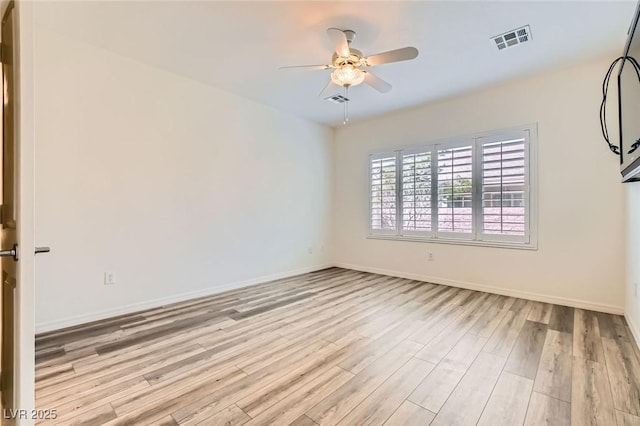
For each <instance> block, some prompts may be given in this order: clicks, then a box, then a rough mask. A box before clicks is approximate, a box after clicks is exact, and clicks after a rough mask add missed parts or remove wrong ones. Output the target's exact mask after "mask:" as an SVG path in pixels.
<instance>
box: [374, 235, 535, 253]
mask: <svg viewBox="0 0 640 426" xmlns="http://www.w3.org/2000/svg"><path fill="white" fill-rule="evenodd" d="M367 239H369V240H390V241H410V242H417V243H435V244H454V245H462V246H478V247H494V248H508V249H516V250H538V245H537V244H533V243H511V242H505V241H478V240H456V239H453V238H423V237H417V236H413V235H377V234H369V235H367Z"/></svg>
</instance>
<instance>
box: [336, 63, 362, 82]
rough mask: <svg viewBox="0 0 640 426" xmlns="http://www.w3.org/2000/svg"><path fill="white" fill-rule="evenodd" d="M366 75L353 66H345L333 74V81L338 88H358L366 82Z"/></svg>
mask: <svg viewBox="0 0 640 426" xmlns="http://www.w3.org/2000/svg"><path fill="white" fill-rule="evenodd" d="M364 76H365V73H364V72H363V71H362V70H360V69H359V68H356V67H354V66H353V65H351V64H345V65H343V66H341V67H340V68H337V69H336V70H334V71H333V72H332V73H331V81H333V82H334V83H335V84H337V85H338V86H357V85H358V84H360V83H362V82H363V81H364Z"/></svg>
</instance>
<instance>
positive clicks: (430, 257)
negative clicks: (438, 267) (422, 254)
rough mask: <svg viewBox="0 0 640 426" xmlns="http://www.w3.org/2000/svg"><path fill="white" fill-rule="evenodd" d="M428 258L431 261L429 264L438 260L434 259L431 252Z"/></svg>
mask: <svg viewBox="0 0 640 426" xmlns="http://www.w3.org/2000/svg"><path fill="white" fill-rule="evenodd" d="M427 258H428V259H429V262H433V261H434V260H436V259H435V258H434V257H433V253H431V252H429V253H428V254H427Z"/></svg>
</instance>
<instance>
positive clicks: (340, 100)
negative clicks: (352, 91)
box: [324, 95, 349, 104]
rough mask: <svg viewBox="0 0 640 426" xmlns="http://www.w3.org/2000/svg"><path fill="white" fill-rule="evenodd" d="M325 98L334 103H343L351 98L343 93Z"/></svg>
mask: <svg viewBox="0 0 640 426" xmlns="http://www.w3.org/2000/svg"><path fill="white" fill-rule="evenodd" d="M324 99H325V100H327V101H329V102H333V103H334V104H343V103H345V102H348V101H349V98H346V97H344V96H342V95H334V96H329V97H328V98H324Z"/></svg>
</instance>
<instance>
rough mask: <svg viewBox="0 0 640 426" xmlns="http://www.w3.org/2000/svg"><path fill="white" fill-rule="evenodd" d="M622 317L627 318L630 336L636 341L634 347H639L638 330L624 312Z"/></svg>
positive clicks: (639, 334) (639, 335) (639, 333)
mask: <svg viewBox="0 0 640 426" xmlns="http://www.w3.org/2000/svg"><path fill="white" fill-rule="evenodd" d="M624 318H625V319H626V320H627V325H628V326H629V330H631V337H633V340H635V342H636V347H637V348H640V331H639V330H638V329H637V328H636V325H635V324H634V323H633V322H632V321H631V319H630V318H629V316H628V315H627V313H626V312H625V314H624Z"/></svg>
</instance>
